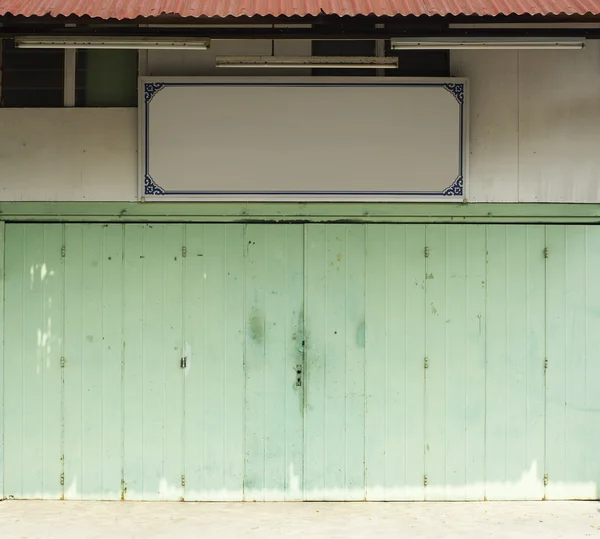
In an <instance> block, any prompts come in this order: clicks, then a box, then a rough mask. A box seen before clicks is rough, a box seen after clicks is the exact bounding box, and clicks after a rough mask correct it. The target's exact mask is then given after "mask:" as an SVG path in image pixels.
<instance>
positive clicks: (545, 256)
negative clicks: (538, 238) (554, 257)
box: [544, 247, 548, 258]
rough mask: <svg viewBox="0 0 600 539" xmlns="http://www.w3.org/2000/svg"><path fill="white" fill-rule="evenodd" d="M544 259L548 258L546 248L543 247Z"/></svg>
mask: <svg viewBox="0 0 600 539" xmlns="http://www.w3.org/2000/svg"><path fill="white" fill-rule="evenodd" d="M544 258H548V247H544Z"/></svg>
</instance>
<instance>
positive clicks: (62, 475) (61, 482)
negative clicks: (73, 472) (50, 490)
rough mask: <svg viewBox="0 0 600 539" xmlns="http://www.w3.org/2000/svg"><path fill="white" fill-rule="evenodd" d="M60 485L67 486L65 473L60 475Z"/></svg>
mask: <svg viewBox="0 0 600 539" xmlns="http://www.w3.org/2000/svg"><path fill="white" fill-rule="evenodd" d="M60 484H61V485H63V486H64V484H65V474H64V473H61V474H60Z"/></svg>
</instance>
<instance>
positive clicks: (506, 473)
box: [486, 226, 545, 500]
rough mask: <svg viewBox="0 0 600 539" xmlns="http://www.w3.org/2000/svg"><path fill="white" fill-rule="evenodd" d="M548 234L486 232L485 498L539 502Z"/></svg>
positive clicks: (540, 230) (509, 229) (533, 229)
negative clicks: (546, 245)
mask: <svg viewBox="0 0 600 539" xmlns="http://www.w3.org/2000/svg"><path fill="white" fill-rule="evenodd" d="M544 247H545V230H544V227H542V226H529V227H523V226H490V227H488V228H487V251H488V264H487V271H488V283H487V292H488V297H487V313H488V314H487V340H486V361H487V371H486V396H487V397H486V433H487V439H486V496H487V498H488V499H490V500H492V499H513V498H515V496H518V497H519V498H520V499H537V500H539V499H541V498H542V497H543V496H544V484H543V476H544V461H545V456H544V393H545V389H544V357H545V319H544V318H545V316H544V315H545V277H544V276H545V259H544Z"/></svg>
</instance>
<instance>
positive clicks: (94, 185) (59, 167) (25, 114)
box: [0, 108, 137, 200]
mask: <svg viewBox="0 0 600 539" xmlns="http://www.w3.org/2000/svg"><path fill="white" fill-rule="evenodd" d="M136 182H137V110H135V109H84V108H81V109H79V108H77V109H0V200H135V197H136V193H137V188H136Z"/></svg>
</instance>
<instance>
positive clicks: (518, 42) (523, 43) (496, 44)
mask: <svg viewBox="0 0 600 539" xmlns="http://www.w3.org/2000/svg"><path fill="white" fill-rule="evenodd" d="M391 45H392V49H393V50H420V49H465V50H469V49H470V50H481V49H502V50H504V49H532V50H534V49H583V48H584V47H585V39H584V38H561V37H548V38H536V37H519V38H509V37H506V38H502V37H495V38H486V37H460V38H443V39H442V38H431V37H411V38H392V40H391Z"/></svg>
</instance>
